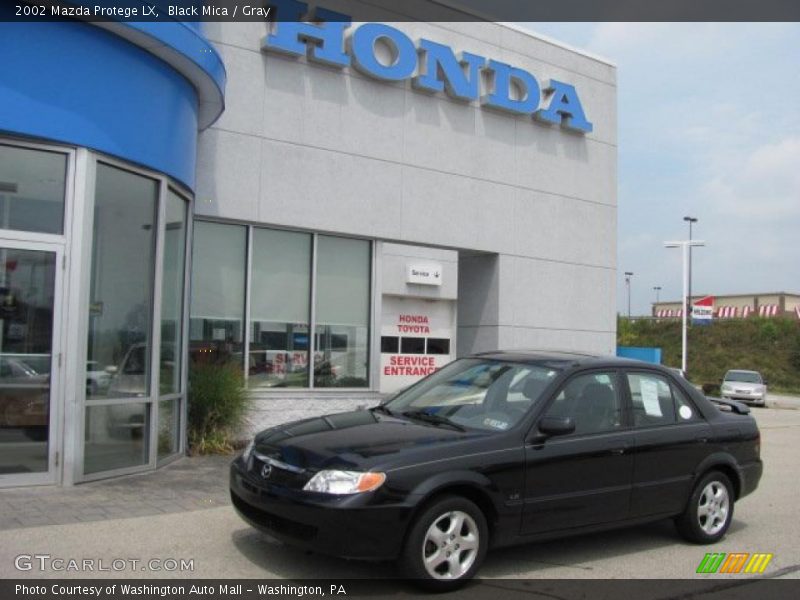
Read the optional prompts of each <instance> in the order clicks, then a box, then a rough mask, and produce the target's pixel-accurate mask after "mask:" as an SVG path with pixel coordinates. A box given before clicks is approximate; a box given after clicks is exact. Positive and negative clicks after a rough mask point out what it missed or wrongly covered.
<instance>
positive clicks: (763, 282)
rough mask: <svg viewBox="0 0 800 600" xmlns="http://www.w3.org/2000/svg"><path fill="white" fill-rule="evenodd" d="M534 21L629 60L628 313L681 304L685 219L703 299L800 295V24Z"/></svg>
mask: <svg viewBox="0 0 800 600" xmlns="http://www.w3.org/2000/svg"><path fill="white" fill-rule="evenodd" d="M524 25H525V26H526V27H528V28H530V29H532V30H533V31H535V32H538V33H541V34H544V35H546V36H548V37H551V38H554V39H556V40H559V41H561V42H564V43H567V44H569V45H571V46H575V47H578V48H582V49H585V50H588V51H589V52H591V53H594V54H597V55H600V56H602V57H605V58H607V59H610V60H611V61H612V62H614V63H615V64H616V65H617V102H618V152H619V155H618V167H619V172H618V241H617V245H618V256H617V267H618V274H617V306H618V310H619V312H621V313H623V314H625V313H626V312H627V292H626V287H625V281H624V272H625V271H632V272H633V273H634V275H633V277H632V279H631V312H632V314H634V315H637V314H649V313H650V307H651V303H652V302H653V301H654V300H655V294H656V292H655V291H654V290H653V287H654V286H661V288H662V290H661V291H660V299H661V300H662V301H663V300H679V299H680V297H681V293H682V292H681V289H682V279H681V277H682V269H681V264H682V263H681V251H680V250H678V249H671V250H668V249H665V248H664V247H663V242H664V241H667V240H682V239H687V238H688V224H687V223H685V222H684V221H683V217H684V216H687V215H690V216H693V217H696V218H697V219H698V222H697V223H695V224H694V226H693V237H694V239H700V240H703V241H705V242H706V246H705V247H702V248H697V249H695V250H694V251H693V261H692V293H693V295H695V294H698V293H702V294H711V295H722V294H734V293H754V292H775V291H786V292H794V293H800V24H796V23H764V24H759V23H677V24H676V23H526V24H524ZM578 92H579V93H580V89H578ZM588 117H589V120H591V115H590V114H589V115H588Z"/></svg>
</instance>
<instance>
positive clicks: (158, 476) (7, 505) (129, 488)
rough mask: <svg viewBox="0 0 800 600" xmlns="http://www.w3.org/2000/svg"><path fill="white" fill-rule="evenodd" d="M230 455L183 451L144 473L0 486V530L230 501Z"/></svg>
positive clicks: (189, 508) (173, 510) (196, 507)
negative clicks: (186, 453)
mask: <svg viewBox="0 0 800 600" xmlns="http://www.w3.org/2000/svg"><path fill="white" fill-rule="evenodd" d="M231 459H232V457H231V456H199V457H184V458H181V459H179V460H177V461H175V462H174V463H172V464H170V465H167V466H166V467H163V468H161V469H159V470H157V471H154V472H153V471H151V472H148V473H142V474H139V475H129V476H127V477H119V478H116V479H108V480H104V481H95V482H92V483H84V484H80V485H76V486H72V487H59V486H36V487H27V488H13V489H6V490H0V531H2V530H8V529H19V528H21V527H38V526H41V525H62V524H68V523H78V522H82V521H104V520H108V519H124V518H128V517H142V516H148V515H158V514H164V513H177V512H185V511H193V510H202V509H207V508H217V507H220V506H228V505H229V504H230V498H229V496H228V465H229V464H230V461H231Z"/></svg>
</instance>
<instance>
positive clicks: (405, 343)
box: [400, 337, 425, 354]
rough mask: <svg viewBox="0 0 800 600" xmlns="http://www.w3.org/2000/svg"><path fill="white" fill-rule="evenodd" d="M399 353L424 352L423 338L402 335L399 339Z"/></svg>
mask: <svg viewBox="0 0 800 600" xmlns="http://www.w3.org/2000/svg"><path fill="white" fill-rule="evenodd" d="M400 353H401V354H425V338H421V337H404V338H402V339H401V340H400Z"/></svg>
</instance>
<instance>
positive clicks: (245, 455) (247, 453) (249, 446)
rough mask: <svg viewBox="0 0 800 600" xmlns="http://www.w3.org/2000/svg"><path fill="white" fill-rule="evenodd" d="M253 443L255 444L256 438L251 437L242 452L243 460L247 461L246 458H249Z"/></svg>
mask: <svg viewBox="0 0 800 600" xmlns="http://www.w3.org/2000/svg"><path fill="white" fill-rule="evenodd" d="M255 445H256V438H253V439H252V440H250V443H249V444H247V446H245V447H244V452H242V460H243V461H245V462H247V460H248V459H249V458H250V455H251V454H252V453H253V448H254V447H255Z"/></svg>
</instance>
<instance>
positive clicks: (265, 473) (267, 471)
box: [261, 463, 272, 479]
mask: <svg viewBox="0 0 800 600" xmlns="http://www.w3.org/2000/svg"><path fill="white" fill-rule="evenodd" d="M270 475H272V465H271V464H269V463H266V464H265V465H264V466H263V467H261V477H263V478H264V479H269V476H270Z"/></svg>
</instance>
